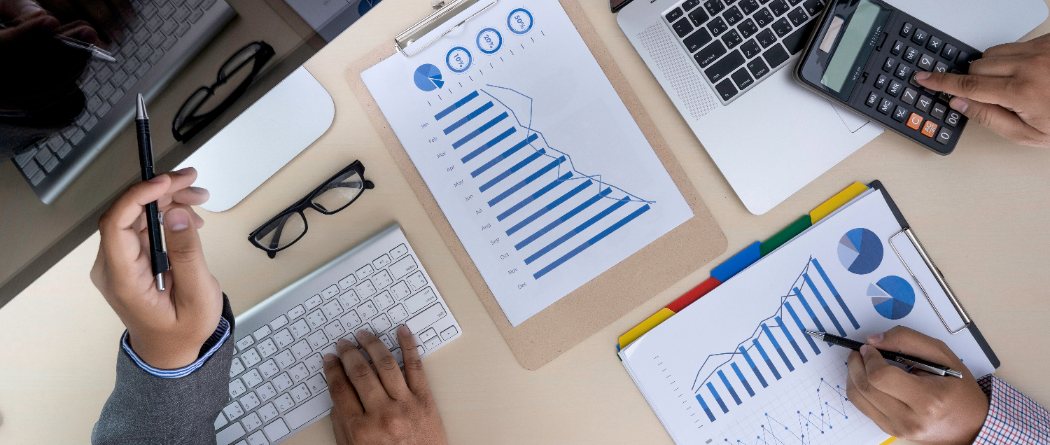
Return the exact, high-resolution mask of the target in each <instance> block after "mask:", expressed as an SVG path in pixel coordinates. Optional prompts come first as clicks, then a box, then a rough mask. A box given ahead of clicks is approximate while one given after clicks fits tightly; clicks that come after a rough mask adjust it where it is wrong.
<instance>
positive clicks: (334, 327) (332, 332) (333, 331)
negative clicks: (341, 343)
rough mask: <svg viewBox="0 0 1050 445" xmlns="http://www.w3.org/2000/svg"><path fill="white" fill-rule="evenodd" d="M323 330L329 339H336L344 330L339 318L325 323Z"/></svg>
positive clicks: (341, 335) (340, 336)
mask: <svg viewBox="0 0 1050 445" xmlns="http://www.w3.org/2000/svg"><path fill="white" fill-rule="evenodd" d="M324 332H325V334H327V335H328V338H329V339H331V340H332V341H336V340H338V339H340V338H342V337H343V334H344V333H345V332H346V330H345V329H344V328H343V324H342V323H341V322H340V321H339V320H336V321H333V322H331V323H328V324H327V325H325V327H324Z"/></svg>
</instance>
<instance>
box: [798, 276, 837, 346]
mask: <svg viewBox="0 0 1050 445" xmlns="http://www.w3.org/2000/svg"><path fill="white" fill-rule="evenodd" d="M802 277H803V278H805V280H806V284H808V285H809V288H810V289H812V290H813V296H814V297H817V302H818V303H820V307H822V308H824V312H826V313H827V314H828V318H830V319H831V324H833V325H835V329H837V330H838V331H839V336H842V337H845V336H846V330H845V329H842V324H841V323H839V319H838V318H837V317H835V313H834V312H831V306H828V302H827V300H825V299H824V295H822V294H821V293H820V290H818V289H817V287H816V286H814V285H813V280H812V279H810V278H809V274H808V273H806V274H802Z"/></svg>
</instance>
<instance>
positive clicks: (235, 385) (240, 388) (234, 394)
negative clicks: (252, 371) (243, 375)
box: [230, 379, 248, 399]
mask: <svg viewBox="0 0 1050 445" xmlns="http://www.w3.org/2000/svg"><path fill="white" fill-rule="evenodd" d="M246 392H248V388H245V387H244V383H243V382H241V379H237V380H234V381H232V382H230V397H231V398H234V399H236V398H238V397H240V396H241V394H244V393H246Z"/></svg>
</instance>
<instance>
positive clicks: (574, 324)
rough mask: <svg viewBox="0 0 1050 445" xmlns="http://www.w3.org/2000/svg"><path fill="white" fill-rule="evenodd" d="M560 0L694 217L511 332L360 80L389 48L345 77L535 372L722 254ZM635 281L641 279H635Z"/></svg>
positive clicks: (678, 172) (589, 35) (621, 81)
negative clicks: (363, 73)
mask: <svg viewBox="0 0 1050 445" xmlns="http://www.w3.org/2000/svg"><path fill="white" fill-rule="evenodd" d="M560 1H561V5H562V7H564V9H565V11H566V12H567V13H568V16H569V18H570V19H571V20H572V22H573V24H574V25H575V26H576V29H577V30H578V31H579V33H580V35H581V36H582V37H583V40H584V41H585V42H586V44H587V47H588V48H589V49H590V51H591V53H592V54H593V55H594V58H595V59H596V60H597V61H598V65H599V66H601V68H602V70H603V71H604V72H605V75H606V76H607V77H608V79H609V81H610V82H611V83H612V85H613V87H614V89H615V90H616V92H617V94H618V95H619V96H620V98H621V100H623V102H624V104H625V105H626V106H627V109H628V110H629V111H630V113H631V116H632V117H633V118H634V120H635V121H636V122H637V123H638V126H639V127H640V128H641V130H642V133H643V134H644V135H645V137H646V138H647V139H648V140H649V143H650V144H651V145H652V147H653V149H654V150H655V152H656V155H657V157H658V158H659V159H660V162H662V163H663V165H664V168H666V169H667V171H668V173H669V174H670V176H671V178H672V179H673V180H674V183H675V185H676V186H677V187H678V189H679V190H680V191H681V192H682V195H683V196H684V197H685V200H686V202H687V203H688V204H689V207H690V208H691V209H692V211H693V218H692V219H690V220H688V221H686V222H685V223H684V224H682V225H680V226H678V227H677V228H675V229H674V230H672V231H670V232H668V233H667V234H666V235H664V236H663V237H661V238H659V239H658V240H656V241H655V242H653V243H652V244H650V245H648V246H646V247H645V248H644V249H642V250H640V251H638V252H637V253H635V254H634V255H633V256H631V257H629V258H627V259H626V260H624V261H622V262H620V263H619V264H617V265H616V266H614V267H612V268H611V269H609V270H607V271H605V272H604V273H602V274H601V275H599V276H598V277H597V278H595V279H594V280H592V281H590V282H588V283H587V284H585V285H583V286H581V287H580V288H578V289H576V290H575V291H574V292H572V293H571V294H569V295H567V296H565V297H564V298H562V299H561V300H559V301H557V302H556V303H554V304H552V305H551V306H549V307H547V308H546V309H544V310H543V311H541V312H540V313H538V314H536V315H534V316H533V317H532V318H529V319H528V320H526V321H525V322H524V323H522V324H520V325H519V326H517V327H514V326H512V325H511V324H510V322H509V321H508V319H507V317H506V316H505V315H504V314H503V310H502V309H501V308H500V305H499V303H498V302H497V300H496V297H495V296H494V295H493V294H492V292H491V290H489V287H488V285H487V284H486V283H485V280H484V278H482V276H481V273H480V272H479V271H478V269H477V267H476V266H475V265H474V262H473V260H471V258H470V256H469V255H468V254H467V251H466V249H465V248H464V247H463V245H462V243H461V242H460V241H459V238H458V236H457V235H456V233H455V231H454V230H453V229H452V226H451V224H449V222H448V219H446V217H445V215H444V213H443V212H442V211H441V208H440V207H438V203H437V201H436V200H435V198H434V196H433V195H432V194H431V192H430V189H429V188H428V187H427V185H426V183H425V182H424V180H423V177H422V176H420V174H419V172H418V171H417V170H416V168H415V165H414V164H413V163H412V160H411V159H410V158H409V155H408V152H407V151H405V148H404V147H403V146H402V145H401V142H400V141H399V140H398V138H397V136H396V135H395V134H394V131H393V129H392V128H391V126H390V124H389V123H388V122H387V120H386V118H385V117H384V116H383V113H382V111H381V110H380V109H379V105H378V104H377V103H376V101H375V99H374V98H373V96H372V94H371V92H369V90H368V88H367V87H366V86H365V83H364V81H363V80H362V78H361V74H362V72H364V71H365V70H367V69H369V68H371V67H372V66H374V65H376V64H378V63H379V62H381V61H383V60H385V59H387V58H388V57H390V56H393V55H394V53H395V51H397V50H398V48H397V47H396V46H395V45H383V46H382V47H381V48H377V49H376V50H375V51H373V52H371V53H370V54H369V55H368V56H365V57H364V58H362V59H360V60H357V61H355V62H353V63H352V64H351V66H350V68H349V71H348V72H347V80H348V81H349V83H350V86H351V89H352V90H353V91H354V94H355V95H357V97H358V98H359V100H361V105H362V106H363V107H364V109H365V111H366V113H367V114H368V116H369V117H370V119H372V124H373V126H374V127H375V128H376V130H377V131H378V133H379V136H380V138H381V140H382V141H383V142H384V144H385V145H386V146H387V147H388V148H389V149H390V152H391V155H392V157H393V158H394V162H396V163H397V165H398V167H399V168H400V169H401V170H402V171H403V172H404V174H405V178H406V179H407V181H408V183H409V185H410V187H411V188H412V190H413V191H415V193H416V196H417V197H418V198H419V201H420V203H421V204H422V205H423V208H424V209H425V210H426V212H427V214H429V215H430V219H431V220H432V221H433V222H434V225H435V227H436V228H437V230H438V232H439V233H440V234H441V236H442V238H443V239H444V240H445V242H446V244H448V246H449V248H450V250H451V251H452V255H453V257H455V260H456V261H457V262H458V263H459V266H460V268H461V269H462V270H463V273H464V274H466V277H467V279H468V280H469V281H470V283H471V285H472V286H473V288H474V291H475V292H476V293H477V294H478V297H480V298H481V303H482V304H483V305H484V306H485V310H487V311H488V313H489V316H490V317H492V320H493V321H494V322H495V323H496V327H497V328H498V329H499V331H500V333H501V334H502V335H503V338H504V340H505V341H506V342H507V345H508V346H509V347H510V350H511V352H513V353H514V357H515V358H517V360H518V363H519V364H521V366H523V367H524V368H526V369H529V370H536V369H539V368H540V367H542V366H543V365H545V364H547V363H549V362H550V361H551V360H554V359H555V358H557V357H558V356H559V355H561V354H562V353H563V352H565V351H568V350H569V349H570V348H572V347H573V346H575V345H576V344H578V343H580V342H581V341H583V340H584V339H586V338H588V337H590V336H591V335H592V334H594V333H595V332H597V331H598V330H599V329H601V328H603V327H605V326H606V325H608V324H610V323H612V322H613V321H615V320H617V319H618V318H620V317H621V316H623V315H624V314H626V313H627V312H629V311H630V310H632V309H634V308H635V307H637V306H639V305H641V304H642V303H644V302H646V301H648V300H649V299H650V298H652V297H653V296H655V295H656V294H658V293H660V292H662V291H664V290H666V289H667V288H669V287H671V286H672V285H674V284H675V283H677V282H678V281H679V280H681V279H683V278H685V277H686V276H687V275H689V274H691V273H693V272H695V271H696V270H698V269H700V268H701V267H702V266H704V265H705V264H707V263H709V262H711V261H712V260H714V259H715V258H716V257H718V256H719V255H721V254H722V253H723V252H725V250H726V248H727V242H726V238H725V235H724V234H723V233H722V230H721V229H720V228H719V227H718V224H717V223H716V222H715V220H714V218H713V217H712V216H711V213H710V211H709V210H708V208H707V206H706V205H705V204H704V203H703V202H702V201H701V199H700V196H699V194H698V193H697V192H696V189H695V188H694V187H693V185H692V183H690V181H689V179H688V177H687V176H686V174H685V171H684V170H682V167H681V166H680V165H679V164H678V162H677V159H676V158H675V156H674V154H673V153H671V151H670V149H669V148H668V146H667V143H666V142H665V141H664V140H663V138H662V137H661V136H660V134H659V133H658V132H657V130H656V127H655V126H654V125H653V122H652V120H651V119H650V118H649V115H648V114H647V113H646V112H645V110H644V108H643V107H642V104H641V102H640V101H639V100H638V97H637V96H636V95H635V94H634V91H632V90H631V89H630V87H629V85H628V83H627V80H626V79H625V78H624V75H623V73H621V72H620V70H619V68H618V67H617V66H616V64H615V63H614V62H613V59H612V57H611V56H610V54H609V51H608V49H607V48H606V47H605V45H604V44H603V43H602V42H601V40H599V38H598V35H597V33H596V32H595V30H594V27H593V26H592V25H591V23H590V21H589V20H588V19H587V17H586V15H585V14H584V11H583V9H582V8H581V7H580V5H579V3H578V0H560ZM456 3H459V2H453V6H454V5H455V4H456ZM446 7H448V6H446ZM640 277H642V278H643V279H639V278H640Z"/></svg>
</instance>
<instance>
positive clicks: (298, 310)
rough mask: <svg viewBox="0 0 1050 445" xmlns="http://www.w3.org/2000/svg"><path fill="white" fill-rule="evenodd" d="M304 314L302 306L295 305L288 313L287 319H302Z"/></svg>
mask: <svg viewBox="0 0 1050 445" xmlns="http://www.w3.org/2000/svg"><path fill="white" fill-rule="evenodd" d="M305 313H306V308H304V307H303V305H301V304H300V305H297V306H296V307H293V308H292V309H291V310H290V311H288V319H290V320H295V319H296V318H299V317H302V316H303V314H305Z"/></svg>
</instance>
